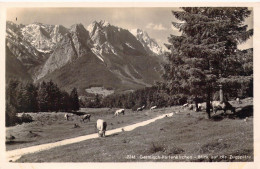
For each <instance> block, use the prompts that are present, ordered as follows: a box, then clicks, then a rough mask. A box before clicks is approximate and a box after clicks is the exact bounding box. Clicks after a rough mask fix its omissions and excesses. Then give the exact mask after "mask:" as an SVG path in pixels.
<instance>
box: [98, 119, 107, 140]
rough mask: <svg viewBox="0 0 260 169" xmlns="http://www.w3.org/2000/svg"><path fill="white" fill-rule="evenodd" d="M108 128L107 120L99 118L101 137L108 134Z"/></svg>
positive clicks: (99, 134) (99, 133)
mask: <svg viewBox="0 0 260 169" xmlns="http://www.w3.org/2000/svg"><path fill="white" fill-rule="evenodd" d="M106 129H107V122H106V121H105V120H103V119H98V120H97V130H98V136H99V137H105V136H106Z"/></svg>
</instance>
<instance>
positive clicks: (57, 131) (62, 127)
mask: <svg viewBox="0 0 260 169" xmlns="http://www.w3.org/2000/svg"><path fill="white" fill-rule="evenodd" d="M116 110H117V108H112V109H110V108H83V109H81V110H80V111H78V112H73V113H68V112H57V113H56V112H40V113H26V114H29V115H31V116H32V117H33V120H34V121H33V122H31V123H23V124H21V125H16V126H13V127H7V128H6V136H7V137H9V136H10V135H13V136H14V137H15V139H14V140H8V141H6V150H7V151H8V150H13V149H18V148H24V147H29V146H34V145H39V144H44V143H50V142H55V141H60V140H63V139H67V138H74V137H77V136H82V135H87V134H92V133H96V132H97V130H96V121H97V119H99V118H101V119H104V120H106V121H107V123H108V128H107V130H111V129H115V128H118V127H122V126H126V125H130V124H135V123H137V122H141V121H144V120H147V119H150V118H153V117H155V116H157V115H159V114H162V113H163V112H170V111H171V109H170V108H165V109H161V110H154V111H150V110H144V111H142V112H135V111H132V110H128V109H126V112H125V115H120V116H118V117H115V116H114V112H115V111H116ZM65 113H68V114H69V116H70V117H69V120H68V121H67V120H66V119H65V117H64V115H65ZM86 113H89V114H91V118H90V122H89V121H85V122H82V120H81V118H82V117H81V116H80V115H84V114H86ZM75 124H78V126H79V127H75Z"/></svg>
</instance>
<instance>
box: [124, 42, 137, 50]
mask: <svg viewBox="0 0 260 169" xmlns="http://www.w3.org/2000/svg"><path fill="white" fill-rule="evenodd" d="M125 44H126V46H128V47H130V48H132V49H135V48H134V47H133V46H131V45H130V44H129V43H125Z"/></svg>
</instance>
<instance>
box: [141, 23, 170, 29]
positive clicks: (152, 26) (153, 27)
mask: <svg viewBox="0 0 260 169" xmlns="http://www.w3.org/2000/svg"><path fill="white" fill-rule="evenodd" d="M146 28H148V29H154V30H159V31H162V30H167V28H165V27H164V26H163V25H162V24H154V23H149V24H148V25H146Z"/></svg>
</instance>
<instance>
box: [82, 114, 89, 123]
mask: <svg viewBox="0 0 260 169" xmlns="http://www.w3.org/2000/svg"><path fill="white" fill-rule="evenodd" d="M90 117H91V114H85V115H83V117H82V121H83V122H84V121H85V120H87V119H88V121H90Z"/></svg>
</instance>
